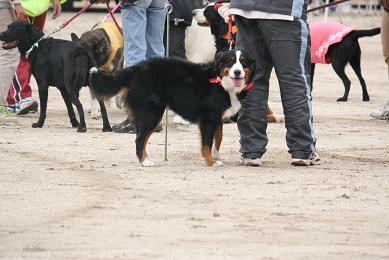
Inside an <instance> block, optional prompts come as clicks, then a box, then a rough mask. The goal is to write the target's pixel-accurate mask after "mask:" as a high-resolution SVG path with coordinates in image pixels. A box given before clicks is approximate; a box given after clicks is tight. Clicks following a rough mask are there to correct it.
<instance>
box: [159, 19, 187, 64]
mask: <svg viewBox="0 0 389 260" xmlns="http://www.w3.org/2000/svg"><path fill="white" fill-rule="evenodd" d="M169 26H170V36H169V38H170V39H169V44H170V45H169V48H170V51H169V56H171V57H179V58H183V59H186V56H185V31H186V28H187V25H186V24H184V23H178V25H174V23H173V22H171V23H170V24H169ZM164 42H165V48H166V30H165V40H164Z"/></svg>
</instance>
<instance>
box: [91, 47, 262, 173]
mask: <svg viewBox="0 0 389 260" xmlns="http://www.w3.org/2000/svg"><path fill="white" fill-rule="evenodd" d="M253 71H254V63H253V61H252V60H251V59H250V58H249V57H248V56H247V55H246V54H244V53H242V52H241V51H239V50H237V51H228V52H226V53H223V54H221V55H219V56H218V58H217V59H216V61H215V66H209V65H204V64H195V63H191V62H188V61H185V60H180V59H174V58H170V59H167V58H156V59H151V60H149V61H145V62H143V63H140V64H138V65H135V66H133V67H129V68H126V69H124V70H121V71H119V72H117V73H115V74H108V73H103V72H97V69H95V71H93V70H91V76H90V77H91V78H90V83H91V89H92V91H94V92H95V95H96V96H100V97H109V96H113V95H115V94H117V93H118V92H119V91H121V90H123V89H124V90H127V91H128V94H127V97H126V104H127V107H128V108H129V109H131V111H132V112H133V115H134V120H135V125H136V127H137V132H136V141H135V142H136V154H137V156H138V159H139V162H140V163H141V164H142V166H154V165H155V163H154V162H153V161H151V160H149V159H148V158H147V153H146V144H147V141H148V139H149V137H150V135H151V134H152V132H153V130H154V128H155V127H156V126H157V125H158V124H159V122H160V121H161V118H162V116H163V113H164V111H165V108H166V107H167V106H168V107H169V108H170V109H171V110H173V111H174V112H175V113H177V114H179V115H180V116H182V117H183V118H184V119H186V120H188V121H190V122H193V123H198V124H199V127H200V132H201V144H202V147H201V152H202V156H203V157H204V159H205V161H206V163H207V165H208V166H213V165H216V166H219V165H222V163H221V161H220V157H219V154H218V153H219V152H218V151H219V148H220V144H221V140H222V125H223V118H228V117H230V116H232V115H234V114H236V112H238V110H239V109H240V102H239V99H238V95H239V93H240V92H241V91H242V90H243V89H244V88H245V87H246V85H247V83H249V82H251V81H252V78H253ZM215 77H217V79H219V80H216V78H215ZM211 79H214V80H211ZM218 83H220V84H218ZM214 139H215V148H216V150H214V154H213V158H212V152H211V149H212V145H213V140H214ZM215 159H216V160H215Z"/></svg>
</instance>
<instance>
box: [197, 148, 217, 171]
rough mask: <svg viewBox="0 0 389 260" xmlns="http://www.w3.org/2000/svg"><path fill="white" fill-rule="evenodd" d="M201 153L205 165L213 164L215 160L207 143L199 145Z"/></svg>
mask: <svg viewBox="0 0 389 260" xmlns="http://www.w3.org/2000/svg"><path fill="white" fill-rule="evenodd" d="M201 154H202V155H203V158H204V160H205V163H206V164H207V166H213V165H214V164H215V163H216V161H215V160H214V159H213V158H212V153H211V149H210V148H209V146H208V145H204V144H203V145H201Z"/></svg>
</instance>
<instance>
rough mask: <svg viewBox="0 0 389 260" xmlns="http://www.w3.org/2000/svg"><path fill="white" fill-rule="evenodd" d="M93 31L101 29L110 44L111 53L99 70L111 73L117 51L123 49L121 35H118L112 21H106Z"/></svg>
mask: <svg viewBox="0 0 389 260" xmlns="http://www.w3.org/2000/svg"><path fill="white" fill-rule="evenodd" d="M94 29H103V30H104V31H105V32H106V33H107V35H108V37H109V40H110V42H111V53H110V55H109V57H108V61H107V63H105V64H104V65H102V66H101V67H100V70H102V71H105V72H109V71H111V63H112V60H113V58H114V57H115V55H116V53H117V51H118V49H119V48H120V49H123V45H124V43H123V35H122V34H121V33H120V31H119V29H118V28H117V27H116V24H115V22H114V21H112V20H107V21H105V22H104V23H101V24H99V25H97V26H96V27H95V28H94Z"/></svg>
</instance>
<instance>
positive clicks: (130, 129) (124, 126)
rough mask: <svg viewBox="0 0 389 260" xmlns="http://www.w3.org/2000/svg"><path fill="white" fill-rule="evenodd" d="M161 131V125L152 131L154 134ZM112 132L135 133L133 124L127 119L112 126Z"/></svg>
mask: <svg viewBox="0 0 389 260" xmlns="http://www.w3.org/2000/svg"><path fill="white" fill-rule="evenodd" d="M162 130H163V128H162V125H161V124H159V125H158V126H157V127H156V128H155V129H154V132H161V131H162ZM112 132H114V133H128V134H135V133H136V127H135V123H134V122H133V121H131V120H129V119H128V118H127V119H125V120H123V121H122V122H120V123H119V124H116V125H113V126H112Z"/></svg>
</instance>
